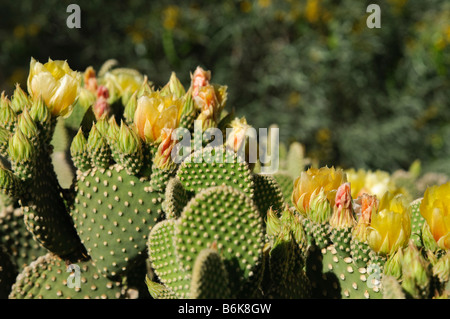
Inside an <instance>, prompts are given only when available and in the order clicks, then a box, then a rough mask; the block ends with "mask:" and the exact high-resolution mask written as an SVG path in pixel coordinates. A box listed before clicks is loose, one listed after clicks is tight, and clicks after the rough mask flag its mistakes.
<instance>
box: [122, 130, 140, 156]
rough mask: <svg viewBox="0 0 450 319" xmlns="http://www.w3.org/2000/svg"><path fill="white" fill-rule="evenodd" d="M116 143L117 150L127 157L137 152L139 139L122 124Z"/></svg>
mask: <svg viewBox="0 0 450 319" xmlns="http://www.w3.org/2000/svg"><path fill="white" fill-rule="evenodd" d="M117 142H118V146H119V150H120V151H121V152H122V153H124V154H127V155H131V154H134V153H135V152H136V151H138V149H139V146H140V143H139V137H138V136H137V134H136V133H135V132H134V131H133V130H131V129H130V128H129V127H128V125H126V124H125V123H124V122H122V123H121V124H120V130H119V138H118V141H117Z"/></svg>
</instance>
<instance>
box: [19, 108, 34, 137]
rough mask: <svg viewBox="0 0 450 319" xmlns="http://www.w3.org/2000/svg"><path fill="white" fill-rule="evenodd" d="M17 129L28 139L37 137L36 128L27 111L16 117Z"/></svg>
mask: <svg viewBox="0 0 450 319" xmlns="http://www.w3.org/2000/svg"><path fill="white" fill-rule="evenodd" d="M17 127H18V128H19V130H21V131H22V133H23V134H24V135H25V136H26V137H27V138H29V139H31V138H32V137H36V135H37V131H38V128H37V126H36V123H34V121H33V119H32V117H31V115H30V113H29V112H28V110H27V109H24V110H23V112H22V113H21V114H20V115H19V116H18V119H17Z"/></svg>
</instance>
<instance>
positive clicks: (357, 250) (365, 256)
mask: <svg viewBox="0 0 450 319" xmlns="http://www.w3.org/2000/svg"><path fill="white" fill-rule="evenodd" d="M350 256H351V257H352V259H353V261H354V262H355V263H356V265H358V266H359V267H364V266H365V265H367V264H368V263H369V261H371V260H374V259H376V257H375V252H374V251H373V250H372V248H370V246H369V245H368V244H367V243H366V242H362V241H359V240H358V239H356V238H355V237H353V238H352V240H351V242H350Z"/></svg>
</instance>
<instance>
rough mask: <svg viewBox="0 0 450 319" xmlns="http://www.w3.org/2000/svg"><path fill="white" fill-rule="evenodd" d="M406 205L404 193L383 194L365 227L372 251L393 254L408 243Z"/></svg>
mask: <svg viewBox="0 0 450 319" xmlns="http://www.w3.org/2000/svg"><path fill="white" fill-rule="evenodd" d="M407 207H408V205H407V201H406V197H405V196H404V195H402V194H399V195H396V196H394V195H393V194H391V193H390V192H386V193H385V194H384V195H383V198H382V199H381V200H380V203H379V207H378V211H377V212H375V213H372V216H371V221H370V227H369V228H368V229H367V231H368V233H367V242H368V244H369V245H370V247H371V248H372V249H373V250H374V251H376V252H378V253H381V254H383V255H387V254H393V253H395V252H396V251H397V250H398V249H399V248H400V247H403V246H405V244H407V243H408V240H409V237H410V235H411V218H410V215H409V212H408V208H407Z"/></svg>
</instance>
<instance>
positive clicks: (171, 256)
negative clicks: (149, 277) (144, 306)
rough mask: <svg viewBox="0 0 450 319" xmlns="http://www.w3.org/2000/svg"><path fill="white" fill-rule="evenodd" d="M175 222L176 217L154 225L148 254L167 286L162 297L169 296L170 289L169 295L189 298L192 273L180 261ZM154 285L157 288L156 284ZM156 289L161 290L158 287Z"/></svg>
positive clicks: (156, 272)
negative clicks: (176, 244) (176, 246)
mask: <svg viewBox="0 0 450 319" xmlns="http://www.w3.org/2000/svg"><path fill="white" fill-rule="evenodd" d="M175 224H176V221H175V220H174V219H168V220H163V221H161V222H159V223H158V224H156V225H155V227H153V229H152V230H151V232H150V236H149V240H148V255H149V258H150V261H151V265H152V267H153V269H154V271H155V274H156V275H157V276H158V277H159V278H160V280H161V282H162V283H163V284H164V285H165V287H166V290H165V292H164V294H163V295H162V296H161V297H163V296H167V294H168V292H169V291H170V292H171V293H170V294H169V295H174V296H175V297H176V298H187V297H188V296H189V289H190V280H191V274H190V272H187V271H186V270H185V269H183V268H182V266H181V264H180V262H179V261H178V257H177V254H176V250H175V238H174V236H175ZM152 287H153V288H155V289H156V288H157V286H155V285H153V286H152ZM156 291H159V290H158V289H156ZM150 293H156V292H150ZM158 294H159V292H158Z"/></svg>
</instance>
